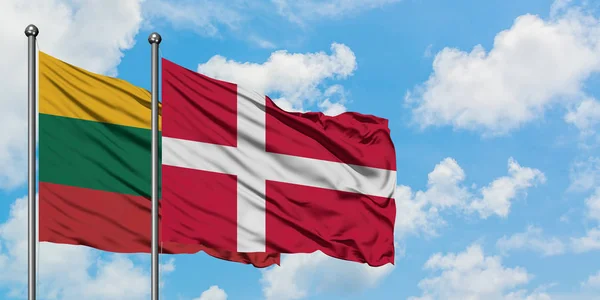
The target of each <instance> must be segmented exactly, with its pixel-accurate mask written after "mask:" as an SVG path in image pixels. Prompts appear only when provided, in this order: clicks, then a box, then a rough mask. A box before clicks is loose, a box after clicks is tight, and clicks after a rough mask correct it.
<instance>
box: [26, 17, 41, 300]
mask: <svg viewBox="0 0 600 300" xmlns="http://www.w3.org/2000/svg"><path fill="white" fill-rule="evenodd" d="M39 32H40V31H39V30H38V28H37V27H36V26H35V25H33V24H31V25H29V26H27V27H26V28H25V36H27V43H28V47H27V48H28V53H27V81H28V82H27V98H28V101H27V106H28V119H29V120H28V121H29V124H28V131H29V139H28V149H27V150H28V153H27V158H28V159H27V167H28V168H27V170H28V173H29V174H28V175H29V176H28V211H27V222H28V229H29V230H28V233H27V239H28V251H27V267H28V272H27V275H28V276H27V287H28V293H27V294H28V299H29V300H35V299H36V280H35V279H36V268H35V267H36V252H37V249H36V248H37V247H36V246H37V239H36V238H37V236H36V231H37V230H36V229H37V228H36V227H37V222H36V220H35V219H36V201H35V192H36V185H35V178H36V176H35V175H36V174H35V172H36V168H35V148H36V141H35V133H36V107H35V106H36V99H35V98H36V72H35V66H36V54H37V53H36V47H35V41H36V38H37V35H38V33H39Z"/></svg>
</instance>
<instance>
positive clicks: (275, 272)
mask: <svg viewBox="0 0 600 300" xmlns="http://www.w3.org/2000/svg"><path fill="white" fill-rule="evenodd" d="M393 269H394V266H393V265H391V264H387V265H384V266H381V267H377V268H375V267H370V266H368V265H366V264H359V263H355V262H348V261H343V260H339V259H335V258H331V257H329V256H326V255H325V254H323V253H322V252H320V251H317V252H315V253H311V254H293V255H285V256H283V255H282V259H281V266H274V267H271V268H268V269H266V270H263V271H262V278H261V283H262V285H263V294H264V296H265V298H266V299H267V300H295V299H303V298H306V297H308V295H309V294H311V293H320V292H336V293H341V294H346V293H349V294H352V293H355V292H357V291H360V290H363V289H366V288H372V287H375V286H376V285H377V284H378V283H379V281H380V280H381V279H383V278H384V277H385V276H387V275H388V274H389V273H391V271H392V270H393Z"/></svg>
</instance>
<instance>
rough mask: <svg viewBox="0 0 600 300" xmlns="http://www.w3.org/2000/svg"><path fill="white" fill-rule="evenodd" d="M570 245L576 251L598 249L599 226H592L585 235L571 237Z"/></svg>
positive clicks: (599, 245)
mask: <svg viewBox="0 0 600 300" xmlns="http://www.w3.org/2000/svg"><path fill="white" fill-rule="evenodd" d="M571 247H572V248H573V251H575V252H576V253H582V252H588V251H594V250H600V228H592V229H590V230H588V231H587V233H586V235H585V236H582V237H577V238H571Z"/></svg>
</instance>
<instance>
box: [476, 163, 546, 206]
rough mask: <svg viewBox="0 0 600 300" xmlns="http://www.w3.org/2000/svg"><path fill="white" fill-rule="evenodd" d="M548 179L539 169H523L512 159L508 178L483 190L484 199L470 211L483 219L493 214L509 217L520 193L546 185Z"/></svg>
mask: <svg viewBox="0 0 600 300" xmlns="http://www.w3.org/2000/svg"><path fill="white" fill-rule="evenodd" d="M545 182H546V177H545V176H544V174H543V173H542V172H541V171H540V170H537V169H532V168H527V167H521V166H520V165H519V163H517V162H516V161H515V160H514V159H513V158H512V157H511V158H510V159H509V160H508V176H503V177H500V178H497V179H496V180H494V181H493V182H492V183H491V184H490V185H488V186H486V187H484V188H483V189H482V190H481V194H482V197H481V198H480V199H477V200H475V201H473V202H471V204H470V209H472V210H475V211H477V212H479V215H480V216H481V217H482V218H487V217H489V216H490V215H492V214H496V215H498V216H501V217H506V216H508V213H509V211H510V206H511V200H512V199H514V198H515V197H516V195H517V193H519V192H523V193H525V191H526V189H528V188H530V187H532V186H535V185H537V184H540V183H545Z"/></svg>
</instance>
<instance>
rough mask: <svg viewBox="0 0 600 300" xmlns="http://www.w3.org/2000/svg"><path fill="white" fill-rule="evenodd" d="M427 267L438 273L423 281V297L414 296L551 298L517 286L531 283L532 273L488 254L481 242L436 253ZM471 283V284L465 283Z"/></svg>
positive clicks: (432, 297) (440, 297)
mask: <svg viewBox="0 0 600 300" xmlns="http://www.w3.org/2000/svg"><path fill="white" fill-rule="evenodd" d="M424 268H425V269H426V270H430V271H432V272H436V275H433V276H431V277H428V278H425V279H423V280H421V281H420V282H419V288H420V289H421V290H422V291H423V294H422V295H421V297H412V298H410V299H412V300H417V299H422V300H425V299H447V300H454V299H456V300H458V299H460V300H464V299H468V300H476V299H486V300H487V299H490V300H495V299H528V300H529V299H549V298H547V297H546V296H547V295H545V294H543V293H540V292H534V293H533V294H531V295H526V293H525V291H523V290H520V291H513V289H515V288H517V287H519V286H522V285H525V284H527V283H529V281H530V280H531V279H532V275H531V274H529V273H528V272H527V271H526V270H525V269H524V268H522V267H514V268H510V267H505V266H504V265H503V264H502V259H501V258H500V257H499V256H485V255H484V253H483V249H482V248H481V246H480V245H478V244H473V245H470V246H469V247H467V249H466V250H465V251H463V252H460V253H458V254H455V253H448V254H445V255H443V254H441V253H436V254H434V255H432V256H431V257H430V258H429V260H427V262H426V263H425V266H424ZM465 283H468V284H465Z"/></svg>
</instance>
